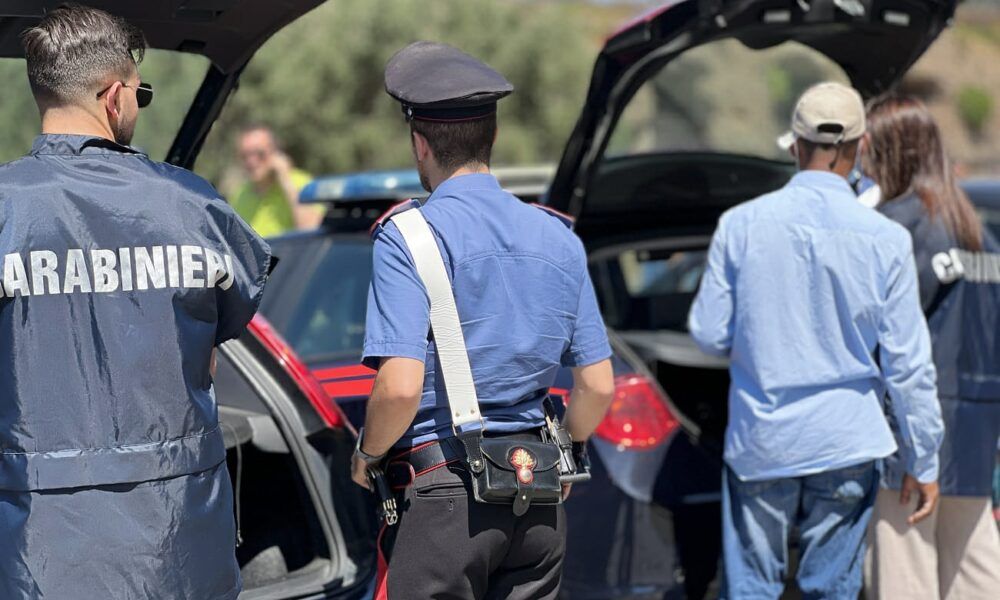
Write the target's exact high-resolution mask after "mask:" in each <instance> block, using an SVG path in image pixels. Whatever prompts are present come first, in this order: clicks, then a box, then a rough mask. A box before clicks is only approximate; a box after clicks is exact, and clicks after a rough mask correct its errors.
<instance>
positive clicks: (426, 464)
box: [385, 431, 540, 490]
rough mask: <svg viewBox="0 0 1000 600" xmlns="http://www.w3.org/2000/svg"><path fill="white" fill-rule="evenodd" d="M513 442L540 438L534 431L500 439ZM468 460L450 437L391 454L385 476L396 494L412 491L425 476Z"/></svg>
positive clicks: (460, 446)
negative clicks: (415, 482) (419, 479)
mask: <svg viewBox="0 0 1000 600" xmlns="http://www.w3.org/2000/svg"><path fill="white" fill-rule="evenodd" d="M488 437H503V438H511V439H524V440H538V439H539V438H540V434H539V433H538V432H534V431H526V432H522V433H508V434H502V435H497V436H488ZM464 459H465V447H464V446H463V445H462V442H460V441H459V440H458V438H453V437H448V438H444V439H443V440H435V441H433V442H426V443H423V444H418V445H416V446H414V447H413V448H410V449H408V450H404V451H402V452H399V453H396V454H390V456H389V458H388V459H387V460H386V466H385V476H386V479H387V480H388V482H389V485H390V486H391V487H392V489H394V490H401V489H404V488H407V487H409V486H410V485H411V484H412V483H413V481H414V480H415V479H416V478H417V477H419V476H421V475H424V474H426V473H430V472H431V471H434V470H436V469H440V468H441V467H443V466H445V465H450V464H452V463H455V464H458V465H461V464H462V461H463V460H464Z"/></svg>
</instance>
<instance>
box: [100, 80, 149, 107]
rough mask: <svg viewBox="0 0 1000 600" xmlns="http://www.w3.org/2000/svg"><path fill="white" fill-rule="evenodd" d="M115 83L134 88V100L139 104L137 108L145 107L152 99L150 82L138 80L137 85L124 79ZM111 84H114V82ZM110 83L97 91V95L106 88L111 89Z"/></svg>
mask: <svg viewBox="0 0 1000 600" xmlns="http://www.w3.org/2000/svg"><path fill="white" fill-rule="evenodd" d="M116 83H121V84H122V87H127V88H135V102H136V104H138V105H139V108H146V107H147V106H149V104H150V103H151V102H152V101H153V86H152V85H151V84H148V83H145V82H141V81H140V82H139V85H129V84H127V83H125V82H124V81H122V82H116ZM111 85H114V83H112V84H111ZM111 85H109V86H108V87H106V88H104V89H103V90H101V91H100V92H98V93H97V97H98V98H100V97H101V96H103V95H104V94H105V93H106V92H107V91H108V90H110V89H111Z"/></svg>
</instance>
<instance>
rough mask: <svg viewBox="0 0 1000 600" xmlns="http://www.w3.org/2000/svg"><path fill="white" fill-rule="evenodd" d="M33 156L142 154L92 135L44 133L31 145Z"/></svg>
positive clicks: (129, 147)
mask: <svg viewBox="0 0 1000 600" xmlns="http://www.w3.org/2000/svg"><path fill="white" fill-rule="evenodd" d="M31 154H32V155H39V154H61V155H71V156H79V155H82V154H139V155H143V153H142V152H140V151H139V150H136V149H135V148H132V147H131V146H123V145H121V144H118V143H116V142H113V141H111V140H109V139H105V138H101V137H95V136H92V135H77V134H63V133H43V134H41V135H39V136H38V137H36V138H35V142H34V144H32V145H31Z"/></svg>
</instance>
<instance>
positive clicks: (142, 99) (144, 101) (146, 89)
mask: <svg viewBox="0 0 1000 600" xmlns="http://www.w3.org/2000/svg"><path fill="white" fill-rule="evenodd" d="M135 100H136V103H138V105H139V108H145V107H147V106H149V103H150V102H152V101H153V86H151V85H150V84H148V83H140V84H139V86H138V87H137V88H135Z"/></svg>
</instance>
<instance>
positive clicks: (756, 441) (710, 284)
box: [689, 83, 942, 598]
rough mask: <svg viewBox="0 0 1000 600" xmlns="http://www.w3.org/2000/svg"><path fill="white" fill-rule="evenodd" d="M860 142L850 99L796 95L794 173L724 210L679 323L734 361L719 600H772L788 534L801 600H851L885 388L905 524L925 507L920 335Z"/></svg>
mask: <svg viewBox="0 0 1000 600" xmlns="http://www.w3.org/2000/svg"><path fill="white" fill-rule="evenodd" d="M864 133H865V110H864V105H863V103H862V100H861V96H860V95H859V94H858V93H857V92H856V91H855V90H853V89H851V88H849V87H846V86H843V85H840V84H836V83H823V84H819V85H817V86H815V87H813V88H810V89H809V90H807V91H806V93H805V94H803V96H802V98H801V99H800V100H799V102H798V104H797V106H796V108H795V114H794V116H793V118H792V131H791V132H790V133H789V134H787V135H786V136H783V139H782V140H781V141H782V142H784V145H785V146H786V147H787V148H788V149H789V150H790V151H791V152H792V155H793V156H795V159H796V162H797V163H798V167H799V169H800V172H799V173H798V174H797V175H795V177H793V178H792V180H791V181H790V182H789V183H788V185H786V186H785V187H784V188H782V189H780V190H778V191H776V192H774V193H771V194H767V195H765V196H762V197H760V198H757V199H756V200H753V201H751V202H747V203H745V204H742V205H740V206H738V207H736V208H733V209H731V210H729V211H728V212H726V213H725V214H724V215H723V216H722V218H721V219H720V220H719V225H718V229H717V230H716V232H715V235H714V237H713V239H712V245H711V249H710V251H709V261H708V267H707V269H706V271H705V275H704V277H703V278H702V282H701V289H700V290H699V292H698V297H697V298H696V300H695V303H694V306H693V307H692V309H691V315H690V317H689V328H690V330H691V334H692V336H693V337H694V339H695V340H696V341H697V342H698V345H699V346H700V347H701V348H702V349H703V350H704V351H705V352H708V353H710V354H715V355H719V356H728V357H729V358H730V365H731V366H730V372H731V375H732V387H731V389H730V394H729V427H728V430H727V432H726V450H725V461H726V469H725V474H724V476H723V557H724V563H725V582H724V585H723V590H722V597H723V598H778V597H779V596H780V595H781V591H782V587H783V582H784V579H785V576H786V574H787V571H788V559H787V556H788V551H787V548H788V536H789V533H790V532H791V531H793V530H794V529H798V531H799V534H800V535H799V554H800V557H799V567H798V572H797V579H798V583H799V587H800V588H801V589H802V591H803V592H804V594H805V596H806V597H809V598H856V597H857V595H858V592H859V591H860V588H861V565H862V558H863V556H864V542H865V533H866V528H867V525H868V521H869V519H870V518H871V513H872V506H873V502H874V499H875V494H876V491H877V487H878V475H877V468H876V465H877V461H878V460H879V459H881V458H883V457H886V456H889V455H890V454H892V453H893V452H894V451H895V450H896V443H895V441H894V439H893V434H892V430H891V429H890V426H889V423H888V421H887V418H886V416H885V415H884V413H883V408H882V398H883V397H884V395H885V394H886V393H888V395H889V397H890V398H891V400H892V402H891V405H892V415H891V417H890V418H893V419H895V421H896V423H895V425H896V427H897V430H898V431H899V433H900V439H901V440H902V445H903V447H902V448H900V450H901V454H902V456H903V457H904V460H905V462H906V470H907V472H908V476H907V480H906V482H905V483H904V487H906V488H907V489H909V490H911V492H912V493H915V494H916V495H918V496H919V497H920V502H919V504H918V508H917V511H916V512H915V513H914V514H913V515H912V516H911V517H910V520H911V523H912V522H916V521H919V520H921V519H924V518H926V517H927V516H928V515H929V514H931V512H932V511H933V510H934V506H935V503H936V500H937V484H936V480H937V474H938V459H937V453H938V448H939V446H940V444H941V436H942V424H941V411H940V406H939V404H938V398H937V389H936V384H935V379H936V375H935V371H934V365H933V362H932V360H931V349H930V338H929V335H928V332H927V324H926V322H925V321H924V318H923V313H922V312H921V308H920V299H919V296H918V292H917V277H916V269H915V265H914V260H913V249H912V242H911V238H910V237H909V235H908V234H907V231H906V230H905V229H904V228H902V227H901V226H899V225H897V224H896V223H894V222H892V221H890V220H889V219H886V218H884V217H882V216H881V215H879V214H877V213H876V212H874V211H872V210H870V209H867V208H865V207H863V206H862V205H861V204H859V203H858V201H857V199H856V196H855V193H854V191H853V190H852V189H851V187H850V185H849V184H848V182H847V176H848V175H849V174H850V172H851V170H852V168H853V166H854V164H855V158H856V155H857V151H858V143H859V141H860V138H861V137H862V136H863V135H864Z"/></svg>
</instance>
